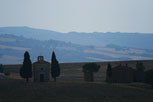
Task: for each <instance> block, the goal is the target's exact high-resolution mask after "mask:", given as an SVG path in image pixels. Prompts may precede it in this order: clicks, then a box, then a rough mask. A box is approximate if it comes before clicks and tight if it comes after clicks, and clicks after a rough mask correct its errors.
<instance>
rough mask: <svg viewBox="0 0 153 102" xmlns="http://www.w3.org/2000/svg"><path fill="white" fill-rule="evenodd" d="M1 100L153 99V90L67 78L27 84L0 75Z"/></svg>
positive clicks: (141, 101) (93, 101)
mask: <svg viewBox="0 0 153 102" xmlns="http://www.w3.org/2000/svg"><path fill="white" fill-rule="evenodd" d="M0 102H153V90H149V89H144V90H140V89H138V88H131V87H121V86H119V85H112V84H107V83H104V82H93V83H89V82H88V83H87V82H84V81H65V80H60V81H59V80H58V81H57V83H54V82H47V83H29V84H25V82H24V81H23V80H20V79H11V78H8V77H4V76H3V78H2V77H1V76H0Z"/></svg>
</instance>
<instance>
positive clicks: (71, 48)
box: [0, 34, 153, 64]
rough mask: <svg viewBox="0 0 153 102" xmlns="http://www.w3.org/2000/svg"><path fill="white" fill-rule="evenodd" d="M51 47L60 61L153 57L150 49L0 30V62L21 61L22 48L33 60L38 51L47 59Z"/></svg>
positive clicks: (48, 59) (13, 62)
mask: <svg viewBox="0 0 153 102" xmlns="http://www.w3.org/2000/svg"><path fill="white" fill-rule="evenodd" d="M53 50H54V51H55V53H56V56H57V59H58V60H59V61H60V62H99V61H112V60H113V61H116V60H140V59H153V50H144V49H136V48H130V47H121V46H118V45H114V44H109V45H106V46H105V47H97V46H85V45H79V44H73V43H70V42H64V41H58V40H35V39H30V38H25V37H23V36H16V35H12V34H0V63H2V64H15V63H22V61H23V54H24V52H25V51H29V52H30V55H31V59H32V61H33V62H34V61H36V59H37V56H39V55H43V56H44V57H45V59H46V60H47V61H50V60H51V54H52V51H53Z"/></svg>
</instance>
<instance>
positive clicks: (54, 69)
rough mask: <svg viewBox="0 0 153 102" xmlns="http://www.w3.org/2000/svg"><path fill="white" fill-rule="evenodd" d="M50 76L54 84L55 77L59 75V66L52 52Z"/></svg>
mask: <svg viewBox="0 0 153 102" xmlns="http://www.w3.org/2000/svg"><path fill="white" fill-rule="evenodd" d="M51 75H52V77H53V78H54V81H55V82H56V77H58V76H59V75H60V66H59V63H58V61H57V59H56V56H55V53H54V51H53V53H52V59H51Z"/></svg>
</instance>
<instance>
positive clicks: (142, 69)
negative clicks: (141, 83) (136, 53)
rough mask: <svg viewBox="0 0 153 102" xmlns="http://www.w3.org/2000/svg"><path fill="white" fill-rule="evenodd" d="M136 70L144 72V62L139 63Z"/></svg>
mask: <svg viewBox="0 0 153 102" xmlns="http://www.w3.org/2000/svg"><path fill="white" fill-rule="evenodd" d="M136 69H137V71H142V72H144V69H145V67H144V65H143V63H142V62H137V64H136Z"/></svg>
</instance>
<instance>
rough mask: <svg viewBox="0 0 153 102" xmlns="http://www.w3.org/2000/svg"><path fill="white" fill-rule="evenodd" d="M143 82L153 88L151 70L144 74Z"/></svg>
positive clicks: (152, 71) (152, 72)
mask: <svg viewBox="0 0 153 102" xmlns="http://www.w3.org/2000/svg"><path fill="white" fill-rule="evenodd" d="M145 82H146V83H149V84H151V85H152V88H153V70H152V69H151V70H148V71H146V72H145Z"/></svg>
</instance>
